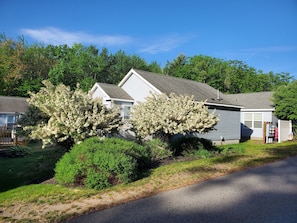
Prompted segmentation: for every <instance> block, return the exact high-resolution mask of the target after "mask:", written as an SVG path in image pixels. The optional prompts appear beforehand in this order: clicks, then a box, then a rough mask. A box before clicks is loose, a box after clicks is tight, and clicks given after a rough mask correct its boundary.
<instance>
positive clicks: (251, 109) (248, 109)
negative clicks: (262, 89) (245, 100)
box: [241, 108, 275, 112]
mask: <svg viewBox="0 0 297 223" xmlns="http://www.w3.org/2000/svg"><path fill="white" fill-rule="evenodd" d="M241 111H244V112H245V111H248V112H251V111H272V112H273V111H275V109H274V108H264V109H261V108H256V109H255V108H243V109H241Z"/></svg>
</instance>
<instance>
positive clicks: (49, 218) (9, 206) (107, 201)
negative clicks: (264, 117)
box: [0, 141, 297, 222]
mask: <svg viewBox="0 0 297 223" xmlns="http://www.w3.org/2000/svg"><path fill="white" fill-rule="evenodd" d="M221 148H224V149H225V151H227V152H226V154H225V155H222V154H220V155H218V156H214V157H210V158H205V159H195V160H191V161H186V162H181V161H179V160H176V162H173V163H172V164H169V165H163V166H160V167H158V168H155V169H152V170H150V171H149V172H148V173H147V174H146V175H147V176H146V177H144V178H143V179H141V180H138V181H135V182H132V183H129V184H125V185H117V186H115V187H112V188H109V189H105V190H102V191H96V190H90V189H85V188H68V187H65V186H61V185H57V184H33V185H28V186H22V187H19V188H16V189H12V190H8V191H6V192H2V193H0V220H4V221H7V222H24V221H25V220H26V221H28V222H39V221H43V222H59V221H61V220H65V219H67V218H68V217H70V216H75V215H79V214H82V213H85V212H87V211H90V210H94V209H96V210H99V209H104V208H106V207H110V206H113V205H117V204H120V203H124V202H127V201H131V200H134V199H138V198H143V197H147V196H150V195H153V194H157V193H159V192H162V191H168V190H172V189H175V188H180V187H183V186H187V185H191V184H194V183H197V182H201V181H205V180H208V179H212V178H214V177H218V176H222V175H226V174H229V173H232V172H235V171H240V170H243V169H246V168H251V167H256V166H260V165H264V164H266V163H270V162H274V161H277V160H282V159H285V158H288V157H291V156H295V155H297V142H285V143H281V144H263V143H262V142H260V141H247V142H244V143H241V144H236V145H226V146H222V147H221ZM229 148H232V149H229ZM228 151H230V152H228ZM234 151H235V152H234ZM236 151H237V152H236ZM89 200H92V201H93V202H88V201H89ZM19 204H21V205H19ZM62 204H64V206H63V205H62ZM57 205H59V206H58V207H59V210H57V208H56V209H55V207H57ZM23 206H26V207H30V206H31V207H32V209H34V210H35V211H34V212H32V213H28V210H26V209H24V208H23ZM14 209H18V212H14V211H13V210H14ZM1 210H2V211H1ZM9 211H10V212H9ZM25 212H26V213H25Z"/></svg>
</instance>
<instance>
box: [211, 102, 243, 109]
mask: <svg viewBox="0 0 297 223" xmlns="http://www.w3.org/2000/svg"><path fill="white" fill-rule="evenodd" d="M205 105H211V106H217V107H227V108H238V109H242V108H243V107H242V106H239V105H229V104H219V103H209V102H205Z"/></svg>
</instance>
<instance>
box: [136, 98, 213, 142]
mask: <svg viewBox="0 0 297 223" xmlns="http://www.w3.org/2000/svg"><path fill="white" fill-rule="evenodd" d="M217 122H218V118H217V117H216V116H215V114H214V112H212V113H209V112H208V107H207V106H205V102H197V101H195V100H194V97H193V96H192V97H190V96H186V95H176V94H170V95H169V97H168V96H167V95H165V94H160V95H152V96H151V97H148V98H147V99H146V101H145V102H142V103H139V104H137V105H135V106H134V107H133V110H132V111H131V123H132V124H133V127H134V129H135V131H136V132H137V134H138V135H139V136H140V137H141V138H145V137H147V136H153V137H156V138H161V139H163V140H165V141H166V139H168V138H169V137H170V136H172V135H175V134H184V135H185V134H188V133H205V132H208V131H210V130H212V129H213V128H214V126H215V125H216V124H217Z"/></svg>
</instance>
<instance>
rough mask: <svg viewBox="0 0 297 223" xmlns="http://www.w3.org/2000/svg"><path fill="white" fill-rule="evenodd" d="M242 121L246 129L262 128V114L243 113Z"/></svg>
mask: <svg viewBox="0 0 297 223" xmlns="http://www.w3.org/2000/svg"><path fill="white" fill-rule="evenodd" d="M243 119H244V120H243V121H244V125H245V126H246V127H248V128H262V113H252V112H250V113H244V117H243Z"/></svg>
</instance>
